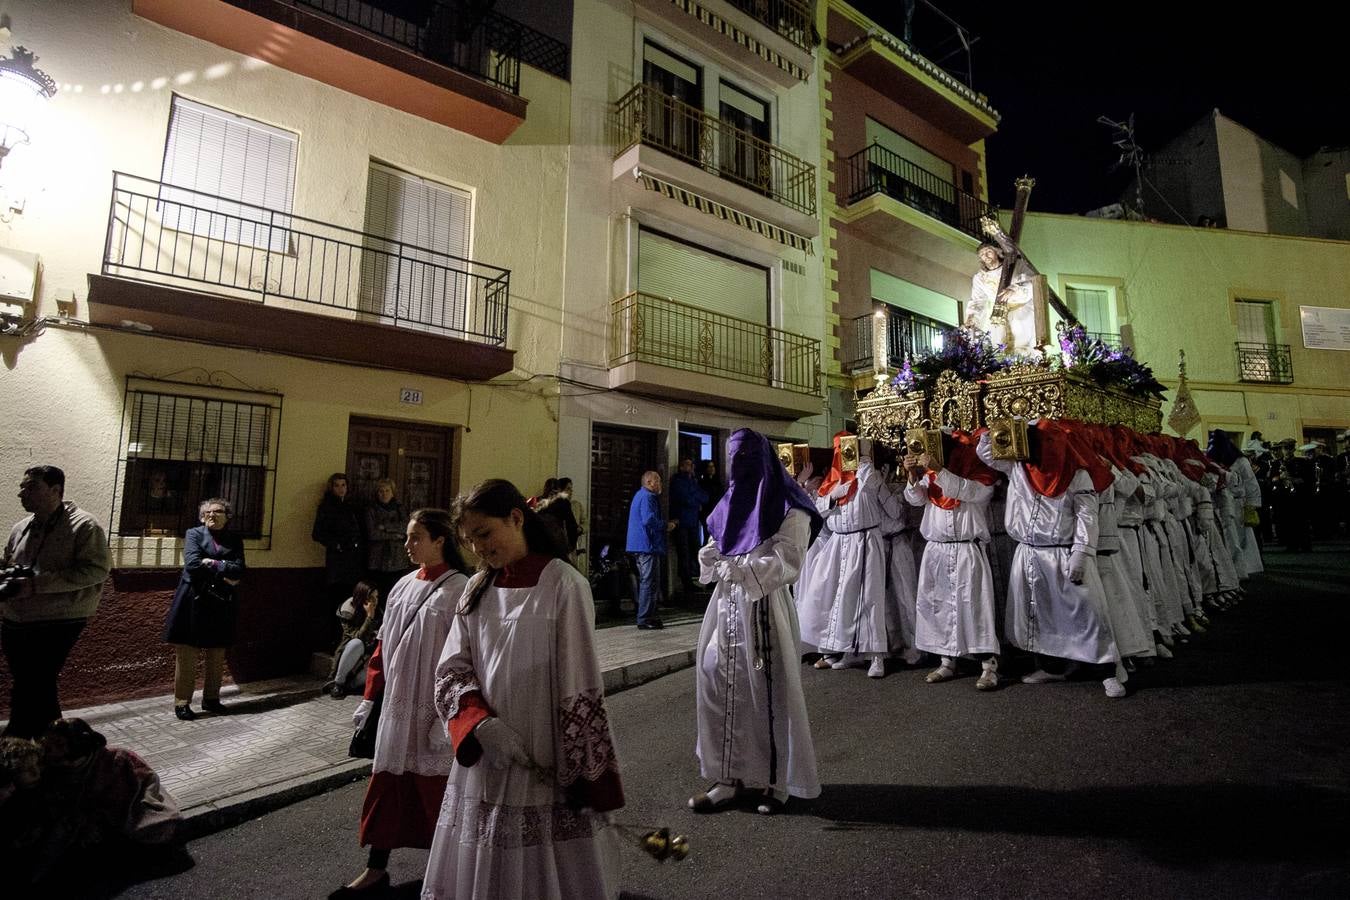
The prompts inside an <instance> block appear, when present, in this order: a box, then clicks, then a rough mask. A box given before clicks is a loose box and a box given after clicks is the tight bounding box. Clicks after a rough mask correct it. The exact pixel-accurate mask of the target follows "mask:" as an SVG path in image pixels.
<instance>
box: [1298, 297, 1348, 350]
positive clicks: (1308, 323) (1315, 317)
mask: <svg viewBox="0 0 1350 900" xmlns="http://www.w3.org/2000/svg"><path fill="white" fill-rule="evenodd" d="M1298 317H1299V320H1300V321H1301V322H1302V324H1303V346H1304V347H1307V348H1308V349H1309V350H1350V309H1339V308H1337V307H1334V306H1300V307H1299V308H1298Z"/></svg>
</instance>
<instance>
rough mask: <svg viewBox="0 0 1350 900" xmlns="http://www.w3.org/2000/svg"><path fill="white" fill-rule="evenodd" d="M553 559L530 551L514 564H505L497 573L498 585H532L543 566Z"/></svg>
mask: <svg viewBox="0 0 1350 900" xmlns="http://www.w3.org/2000/svg"><path fill="white" fill-rule="evenodd" d="M552 561H553V558H552V557H549V556H545V555H543V554H542V553H530V554H527V555H526V556H525V557H524V558H523V559H520V560H517V561H516V562H515V563H514V564H512V565H509V566H505V567H503V568H502V570H501V571H500V572H498V573H497V579H496V584H497V586H498V587H506V588H525V587H534V586H535V585H536V584H538V583H539V577H540V576H541V575H542V574H543V573H544V567H545V566H547V565H548V564H549V563H550V562H552Z"/></svg>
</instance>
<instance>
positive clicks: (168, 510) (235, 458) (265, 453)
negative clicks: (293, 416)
mask: <svg viewBox="0 0 1350 900" xmlns="http://www.w3.org/2000/svg"><path fill="white" fill-rule="evenodd" d="M141 384H142V382H141V381H140V380H139V379H138V380H137V385H138V386H137V387H129V388H128V390H127V395H126V407H125V410H124V414H123V417H122V419H123V423H124V425H123V427H124V429H125V430H124V432H123V435H122V449H123V453H122V454H121V455H120V459H119V467H120V469H121V477H120V478H119V487H120V491H119V494H118V496H117V497H116V504H117V507H118V508H117V511H116V514H115V516H114V522H115V523H116V526H115V533H116V534H119V535H123V536H148V537H182V536H183V533H184V532H185V531H186V530H187V529H188V528H191V527H193V526H195V525H197V524H198V521H197V507H198V505H199V504H200V503H201V502H202V501H203V500H208V499H210V498H212V497H224V498H225V499H227V500H229V501H230V503H231V504H232V505H233V507H234V514H233V518H232V519H231V521H230V527H231V528H232V529H234V530H235V531H238V532H239V533H240V534H242V535H243V536H244V537H247V538H267V537H270V532H271V524H272V522H271V519H272V510H271V507H272V503H271V500H272V494H273V484H274V480H275V478H274V476H275V474H276V452H275V448H276V445H277V442H278V441H279V440H280V436H281V435H280V432H281V398H280V397H279V396H276V395H261V394H253V393H252V392H247V393H246V394H243V393H241V395H240V396H229V397H225V396H222V397H216V396H205V395H199V394H196V393H187V392H182V393H179V392H176V391H175V392H167V391H165V390H163V388H168V387H170V385H168V384H166V383H163V382H145V383H144V386H145V387H155V386H158V387H159V388H161V389H159V390H149V389H140V385H141ZM185 387H186V386H185ZM225 393H226V392H224V391H222V392H221V394H225ZM245 397H247V399H246V398H245Z"/></svg>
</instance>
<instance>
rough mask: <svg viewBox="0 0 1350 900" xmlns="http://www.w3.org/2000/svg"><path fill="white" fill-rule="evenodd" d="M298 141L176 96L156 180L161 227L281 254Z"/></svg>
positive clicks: (277, 130) (281, 131) (286, 239)
mask: <svg viewBox="0 0 1350 900" xmlns="http://www.w3.org/2000/svg"><path fill="white" fill-rule="evenodd" d="M298 140H299V136H298V135H297V134H295V133H294V132H290V131H286V130H284V129H281V128H276V127H274V126H272V125H267V124H264V123H262V122H257V121H254V120H253V119H248V118H245V117H244V116H239V115H235V114H234V113H231V112H226V111H225V110H223V109H216V108H215V107H211V106H206V105H205V104H202V103H196V102H194V101H192V100H188V99H185V98H183V97H178V96H175V97H174V98H173V104H172V106H171V107H170V110H169V135H168V139H167V140H166V141H165V144H164V167H163V171H162V174H161V177H160V180H161V181H163V182H164V183H165V186H164V187H163V188H161V189H160V202H161V206H162V208H163V210H162V215H163V218H164V225H165V227H167V228H173V229H174V230H176V231H183V232H188V233H190V234H194V235H197V236H199V237H206V238H208V239H211V240H218V241H223V242H225V243H231V244H243V245H245V246H252V247H262V248H267V249H269V250H273V251H276V252H278V253H284V252H286V250H287V249H288V243H289V237H288V234H287V231H286V228H287V227H288V226H289V218H288V217H287V216H286V215H284V214H286V213H290V212H291V211H292V210H291V207H292V204H293V201H294V199H295V155H296V143H297V142H298ZM170 185H173V186H176V187H180V188H186V189H187V190H186V191H175V190H174V189H173V187H170ZM189 192H191V193H189ZM278 213H281V214H282V215H277V214H278Z"/></svg>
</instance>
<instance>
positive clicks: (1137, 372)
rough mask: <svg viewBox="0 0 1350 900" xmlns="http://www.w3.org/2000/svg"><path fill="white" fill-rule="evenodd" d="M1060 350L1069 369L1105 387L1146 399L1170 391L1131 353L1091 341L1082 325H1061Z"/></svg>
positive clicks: (1098, 341)
mask: <svg viewBox="0 0 1350 900" xmlns="http://www.w3.org/2000/svg"><path fill="white" fill-rule="evenodd" d="M1059 349H1060V350H1061V351H1062V354H1063V360H1064V367H1065V368H1066V369H1068V370H1070V371H1074V372H1081V373H1083V374H1084V375H1087V376H1088V377H1089V378H1091V379H1092V380H1093V381H1096V382H1097V383H1098V384H1100V385H1102V386H1103V387H1118V388H1120V389H1121V390H1123V391H1125V393H1127V394H1129V395H1131V396H1133V397H1142V398H1146V399H1153V398H1160V397H1162V395H1163V394H1164V393H1165V392H1166V390H1167V389H1166V388H1165V387H1163V385H1161V384H1159V383H1158V379H1156V378H1154V377H1153V370H1152V369H1150V368H1149V367H1148V366H1146V365H1144V364H1143V363H1141V362H1140V361H1139V360H1137V359H1135V358H1134V354H1133V353H1132V352H1131V351H1130V350H1123V349H1122V350H1118V349H1116V348H1115V347H1112V346H1111V345H1110V344H1107V343H1106V342H1105V341H1102V340H1101V339H1100V338H1095V337H1092V336H1091V335H1089V334H1088V333H1087V329H1085V328H1084V327H1083V326H1082V325H1074V326H1072V327H1070V328H1064V327H1063V326H1062V325H1061V327H1060V334H1059Z"/></svg>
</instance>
